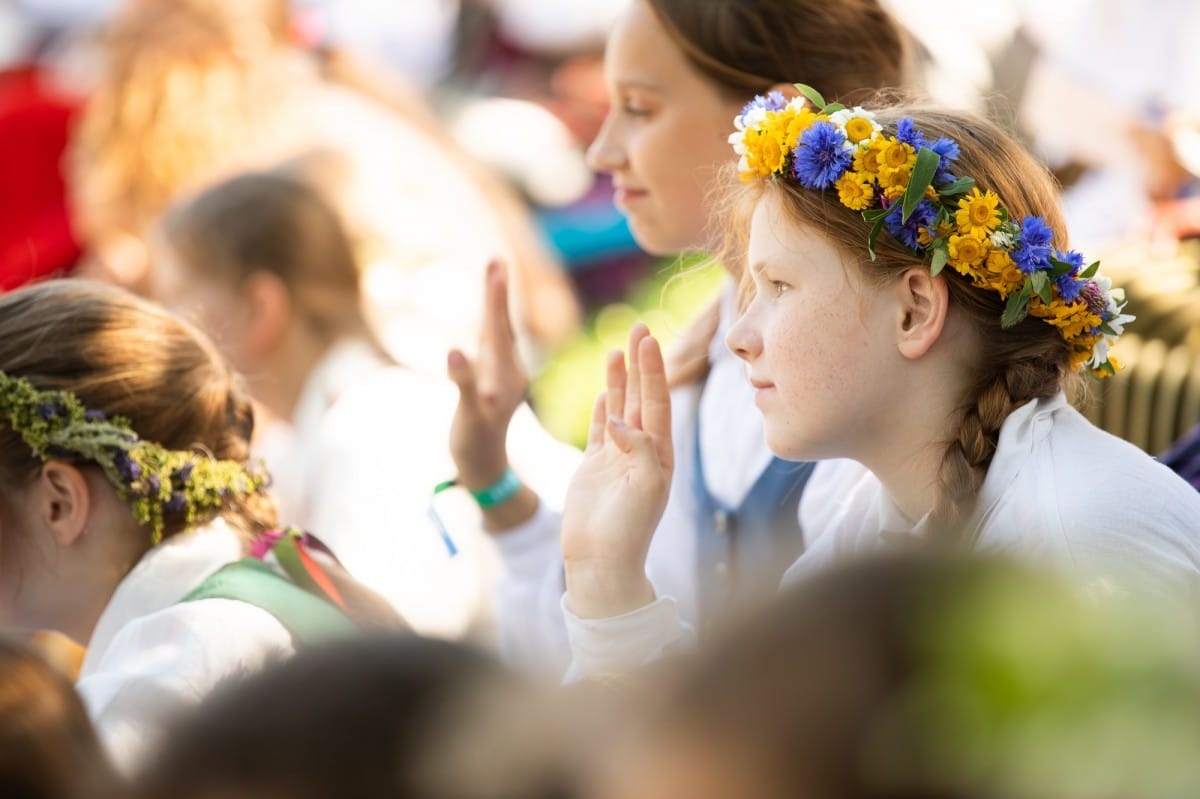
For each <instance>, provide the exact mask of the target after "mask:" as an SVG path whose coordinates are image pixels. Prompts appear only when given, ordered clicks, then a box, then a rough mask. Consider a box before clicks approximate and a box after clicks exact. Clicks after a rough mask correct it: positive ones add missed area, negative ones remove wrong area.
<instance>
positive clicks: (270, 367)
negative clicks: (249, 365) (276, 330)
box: [247, 322, 334, 423]
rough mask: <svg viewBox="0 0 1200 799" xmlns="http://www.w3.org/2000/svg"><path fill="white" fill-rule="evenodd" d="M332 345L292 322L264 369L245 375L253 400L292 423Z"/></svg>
mask: <svg viewBox="0 0 1200 799" xmlns="http://www.w3.org/2000/svg"><path fill="white" fill-rule="evenodd" d="M333 344H334V341H326V340H324V339H322V338H318V337H317V336H316V335H315V334H314V333H313V332H312V331H311V330H310V329H309V328H308V326H307V325H304V324H301V323H299V322H293V323H292V324H291V325H290V327H289V330H288V332H287V333H286V334H285V335H284V336H283V337H282V339H281V342H280V345H279V347H277V348H276V349H275V351H274V352H272V353H271V354H270V355H269V356H268V358H267V359H266V363H265V364H264V365H263V367H262V368H261V369H260V370H258V371H257V372H256V373H251V374H248V375H247V382H248V383H249V385H250V391H251V393H252V394H253V395H254V398H255V399H257V400H258V401H259V402H260V403H262V404H263V405H264V406H265V407H266V408H267V410H268V411H270V413H271V415H272V416H275V417H277V418H279V419H282V420H284V421H286V422H289V423H290V422H292V421H293V420H294V417H295V413H296V403H297V402H299V400H300V395H301V393H303V391H304V386H305V384H306V383H307V382H308V377H309V375H310V374H311V373H312V371H313V369H314V368H315V367H316V365H317V363H318V362H319V361H320V360H321V358H323V357H324V356H325V354H326V353H327V352H328V351H329V349H330V347H332V346H333Z"/></svg>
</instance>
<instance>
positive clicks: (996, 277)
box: [984, 250, 1025, 298]
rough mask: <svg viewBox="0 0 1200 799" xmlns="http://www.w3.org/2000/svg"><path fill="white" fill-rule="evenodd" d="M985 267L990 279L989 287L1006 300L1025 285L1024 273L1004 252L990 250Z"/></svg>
mask: <svg viewBox="0 0 1200 799" xmlns="http://www.w3.org/2000/svg"><path fill="white" fill-rule="evenodd" d="M984 263H985V265H986V267H987V271H988V274H989V277H990V281H989V282H990V285H991V286H992V287H993V288H994V289H995V290H996V291H998V292H999V293H1000V296H1001V297H1002V298H1007V297H1008V295H1009V294H1012V293H1013V292H1014V291H1019V290H1020V288H1021V286H1022V285H1023V284H1024V283H1025V273H1024V272H1022V271H1021V269H1020V267H1018V266H1017V265H1016V264H1015V263H1014V262H1013V259H1012V257H1011V256H1010V255H1009V254H1008V252H1007V251H1005V250H991V251H989V252H988V254H987V259H986V260H985V262H984Z"/></svg>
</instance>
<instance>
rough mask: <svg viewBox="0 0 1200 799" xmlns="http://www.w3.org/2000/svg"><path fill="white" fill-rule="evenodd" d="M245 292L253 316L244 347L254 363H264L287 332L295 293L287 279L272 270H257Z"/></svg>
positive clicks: (243, 350) (250, 313)
mask: <svg viewBox="0 0 1200 799" xmlns="http://www.w3.org/2000/svg"><path fill="white" fill-rule="evenodd" d="M241 291H242V299H243V301H244V302H245V303H246V305H247V310H248V312H249V315H250V316H249V319H247V320H246V328H245V329H246V336H245V340H244V341H243V342H242V347H241V349H242V352H243V353H244V354H245V355H247V356H249V358H251V359H253V360H254V362H262V360H264V359H265V358H266V357H267V356H268V355H270V354H271V353H272V352H274V351H275V350H276V349H277V348H278V347H279V344H280V342H281V341H282V340H283V338H284V336H286V335H287V331H288V325H289V324H290V323H291V319H292V296H291V293H290V292H289V291H288V288H287V286H286V285H284V282H283V280H281V279H280V278H279V276H278V275H275V274H273V273H271V272H255V273H253V274H252V275H250V276H249V277H248V278H246V280H245V282H244V283H243V284H242V288H241Z"/></svg>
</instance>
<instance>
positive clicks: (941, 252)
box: [729, 84, 1134, 377]
mask: <svg viewBox="0 0 1200 799" xmlns="http://www.w3.org/2000/svg"><path fill="white" fill-rule="evenodd" d="M796 88H797V89H798V90H799V91H800V92H801V93H802V94H803V95H804V97H796V98H793V99H792V100H790V101H789V100H787V99H786V98H785V97H784V96H783V95H782V94H781V93H780V92H771V93H770V94H768V95H766V96H765V97H763V96H759V97H755V98H754V99H753V100H752V101H751V102H750V103H749V104H748V105H747V106H746V107H745V108H744V109H743V110H742V113H741V114H740V115H739V116H738V117H737V119H736V120H735V121H734V124H735V126H736V127H737V131H736V132H735V133H733V134H732V135H731V136H730V137H729V142H730V144H732V145H733V149H734V150H735V151H736V152H737V154H738V155H739V156H740V157H741V159H740V161H739V163H738V170H739V172H740V174H741V177H742V179H743V180H745V181H747V182H750V181H753V180H757V179H768V178H790V179H793V180H795V181H796V182H798V183H799V184H800V185H801V186H803V187H805V188H808V189H830V188H833V189H836V190H837V192H838V199H839V200H840V201H841V203H842V205H844V206H846V207H847V208H850V209H851V210H854V211H861V212H862V215H863V219H865V220H866V221H867V222H868V223H869V224H870V225H871V231H870V233H869V234H868V236H867V249H868V251H869V252H870V254H871V260H875V240H876V238H877V237H878V236H879V233H880V231H881V230H883V229H884V228H886V229H887V230H888V232H889V233H891V234H892V236H894V237H895V238H896V239H897V240H898V241H899V242H900V243H902V244H903V245H905V246H906V247H908V248H909V249H911V250H915V251H916V252H919V253H922V254H923V255H925V256H926V257H928V258H929V259H930V271H931V272H932V273H933V274H935V275H936V274H938V273H939V272H940V271H941V270H942V268H943V267H945V266H947V265H949V266H950V267H951V268H952V269H953V270H954V271H956V272H958V273H959V274H961V275H963V276H964V277H967V278H969V279H970V280H971V283H972V284H973V285H975V286H977V287H979V288H984V289H989V290H991V291H995V292H997V293H999V294H1000V296H1001V297H1002V298H1005V299H1006V300H1007V305H1006V306H1005V309H1004V314H1003V316H1002V317H1001V320H1000V324H1001V326H1003V327H1006V328H1007V327H1012V326H1013V325H1015V324H1017V323H1019V322H1020V321H1021V320H1022V319H1024V318H1025V317H1026V316H1027V315H1029V314H1032V315H1033V316H1036V317H1038V318H1040V319H1043V320H1044V321H1045V322H1047V323H1048V324H1051V325H1053V326H1054V327H1055V328H1057V329H1058V332H1059V334H1060V335H1061V336H1062V337H1063V339H1064V340H1065V341H1066V342H1067V344H1068V345H1070V348H1071V366H1072V368H1075V369H1078V368H1080V367H1082V366H1084V365H1085V364H1086V365H1087V366H1088V367H1090V368H1091V370H1092V372H1093V373H1094V374H1096V375H1097V376H1100V377H1107V376H1109V375H1112V374H1113V373H1115V372H1116V371H1117V370H1118V369H1119V368H1120V364H1119V363H1118V362H1117V360H1116V359H1115V358H1113V357H1111V356H1110V354H1109V351H1110V349H1111V348H1112V345H1113V343H1114V342H1115V341H1116V340H1117V337H1118V336H1120V335H1121V333H1122V331H1123V329H1124V326H1125V324H1126V323H1128V322H1130V321H1132V320H1133V319H1134V317H1133V316H1130V315H1128V314H1123V313H1122V312H1121V311H1122V310H1123V309H1124V307H1125V295H1124V292H1123V291H1122V290H1121V289H1114V288H1112V283H1111V281H1110V280H1109V279H1108V278H1106V277H1104V276H1102V275H1099V274H1098V272H1097V270H1098V269H1099V266H1100V262H1099V261H1097V262H1095V263H1092V264H1090V265H1089V266H1087V267H1085V266H1084V262H1083V256H1082V255H1080V254H1079V253H1077V252H1075V251H1073V250H1067V251H1065V252H1064V251H1060V250H1057V249H1055V248H1054V246H1053V245H1052V243H1051V242H1052V240H1053V232H1052V231H1051V230H1050V227H1049V226H1048V225H1047V224H1046V221H1045V220H1044V219H1042V218H1041V217H1040V216H1027V217H1025V218H1024V219H1021V220H1019V221H1017V220H1014V219H1011V218H1010V217H1009V214H1008V211H1007V210H1006V209H1005V208H1004V207H1003V206H1001V205H1000V198H999V197H998V196H997V195H996V194H995V193H994V192H993V191H991V190H990V189H985V190H983V191H980V189H979V188H978V187H977V186H976V185H975V179H974V178H971V177H958V176H956V175H955V174H954V173H953V172H952V171H951V170H952V167H953V164H954V162H955V160H957V158H958V152H959V150H958V144H956V143H955V142H954V141H953V140H951V139H947V138H944V137H942V138H938V139H936V140H935V141H928V140H926V138H925V136H924V135H923V134H922V133H921V132H920V131H919V130H917V129H916V127H915V126H914V124H913V121H912V119H910V118H907V117H906V118H904V119H901V120H900V121H899V122H897V123H896V132H895V134H894V135H893V134H888V133H884V132H883V128H882V127H881V126H880V125H879V123H877V122H876V121H875V115H874V114H872V113H871V112H870V111H866V110H864V109H862V108H860V107H857V106H856V107H854V108H846V107H845V106H843V105H840V104H837V103H826V102H825V100H824V98H822V97H821V95H820V94H819V93H817V92H816V91H815V90H814V89H812V88H811V87H808V86H804V85H803V84H796ZM806 99H807V101H808V103H811V104H812V107H813V108H816V109H819V110H815V111H814V110H813V108H809V107H808V106H807V104H806V102H805V100H806Z"/></svg>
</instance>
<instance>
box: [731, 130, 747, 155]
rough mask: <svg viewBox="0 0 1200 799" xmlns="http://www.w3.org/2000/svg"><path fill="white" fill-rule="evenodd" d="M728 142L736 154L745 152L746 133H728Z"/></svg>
mask: <svg viewBox="0 0 1200 799" xmlns="http://www.w3.org/2000/svg"><path fill="white" fill-rule="evenodd" d="M729 143H730V144H732V145H733V151H734V153H736V154H737V155H745V154H746V134H745V133H744V132H743V131H740V130H739V131H736V132H734V133H730V134H729Z"/></svg>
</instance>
